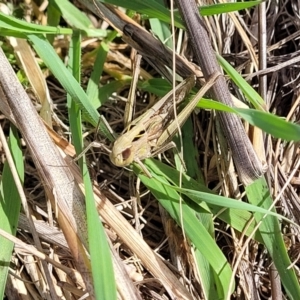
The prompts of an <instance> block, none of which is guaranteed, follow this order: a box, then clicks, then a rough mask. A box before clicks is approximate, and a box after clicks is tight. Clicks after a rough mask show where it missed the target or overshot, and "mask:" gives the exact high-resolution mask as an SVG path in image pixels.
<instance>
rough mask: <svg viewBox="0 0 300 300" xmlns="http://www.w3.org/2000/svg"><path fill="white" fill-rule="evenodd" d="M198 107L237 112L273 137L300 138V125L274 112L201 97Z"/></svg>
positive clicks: (284, 138)
mask: <svg viewBox="0 0 300 300" xmlns="http://www.w3.org/2000/svg"><path fill="white" fill-rule="evenodd" d="M197 106H198V107H201V108H204V109H215V110H220V111H226V112H231V113H236V114H237V115H239V116H240V117H241V118H243V119H244V120H246V121H247V122H249V123H250V124H251V125H253V126H256V127H259V128H261V129H262V130H263V131H264V132H266V133H269V134H271V135H272V136H273V137H276V138H280V139H283V140H286V141H299V140H300V125H298V124H295V123H291V122H287V121H285V120H284V119H283V118H280V117H278V116H276V115H274V114H271V113H268V112H264V111H259V110H254V109H250V108H248V109H245V108H236V107H234V108H233V107H229V106H226V105H225V104H222V103H220V102H217V101H213V100H208V99H201V101H200V102H199V104H198V105H197Z"/></svg>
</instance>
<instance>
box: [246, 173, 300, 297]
mask: <svg viewBox="0 0 300 300" xmlns="http://www.w3.org/2000/svg"><path fill="white" fill-rule="evenodd" d="M246 192H247V197H248V200H249V202H250V203H252V204H254V205H258V206H260V207H262V208H264V209H269V207H271V205H272V203H273V200H272V197H271V195H270V192H269V189H268V185H267V183H266V180H265V178H260V179H259V180H257V181H256V182H255V183H254V184H252V185H250V186H249V187H246ZM273 211H274V210H273ZM254 216H255V219H256V221H257V222H259V221H260V220H261V218H262V215H261V214H258V213H255V214H254ZM259 231H260V234H261V236H262V238H263V241H264V245H265V246H266V248H267V250H268V253H269V255H270V256H271V258H272V262H273V263H274V264H275V266H276V269H277V271H278V273H279V276H280V280H281V282H282V284H283V286H284V288H285V291H286V292H287V294H288V295H289V297H290V299H295V300H296V299H299V295H300V286H299V282H298V279H297V276H296V274H295V271H294V269H293V268H289V267H290V265H291V261H290V259H289V256H288V254H287V251H286V247H285V244H284V241H283V238H282V233H281V230H280V226H279V222H278V219H277V218H276V217H273V216H267V217H266V218H265V219H264V220H263V222H262V224H261V225H260V227H259Z"/></svg>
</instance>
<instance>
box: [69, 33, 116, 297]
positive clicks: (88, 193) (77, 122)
mask: <svg viewBox="0 0 300 300" xmlns="http://www.w3.org/2000/svg"><path fill="white" fill-rule="evenodd" d="M80 44H81V35H80V34H79V33H78V34H74V35H73V36H72V42H71V47H70V49H72V51H71V52H70V59H69V62H70V65H69V68H70V69H71V70H72V74H73V76H74V78H76V80H78V81H80V74H81V68H80V66H81V47H80ZM68 108H69V120H70V128H71V132H72V138H73V141H74V145H75V148H76V151H77V154H79V153H81V152H82V150H83V148H82V147H83V140H82V138H83V137H82V125H81V113H80V109H79V108H78V106H77V105H75V102H74V101H73V99H72V98H71V97H70V96H69V95H68ZM79 165H80V167H81V170H82V176H83V182H84V187H85V199H86V212H87V227H88V240H89V252H90V256H91V266H92V274H93V281H94V290H95V294H96V299H116V284H115V278H114V272H113V266H112V260H111V256H110V249H109V246H108V242H107V236H106V234H105V231H104V228H103V226H102V223H101V222H100V220H99V216H98V213H97V209H96V207H95V200H94V197H93V188H92V184H91V179H90V176H89V172H88V168H87V163H86V159H85V157H83V158H81V160H80V164H79Z"/></svg>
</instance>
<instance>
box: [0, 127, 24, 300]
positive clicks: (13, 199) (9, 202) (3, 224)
mask: <svg viewBox="0 0 300 300" xmlns="http://www.w3.org/2000/svg"><path fill="white" fill-rule="evenodd" d="M8 145H9V148H10V151H11V154H12V156H13V159H14V163H15V166H16V168H17V172H18V174H19V177H20V180H21V182H22V183H23V182H24V162H23V154H22V150H21V144H20V141H19V138H18V130H17V129H16V128H15V127H14V126H13V125H11V129H10V133H9V141H8ZM20 207H21V199H20V196H19V193H18V191H17V188H16V185H15V182H14V178H13V176H12V174H11V171H10V168H9V166H8V163H7V161H6V162H5V164H4V169H3V173H2V177H1V184H0V228H1V229H2V230H4V231H6V232H7V233H9V234H11V235H14V236H15V235H16V231H17V226H18V220H19V214H20ZM0 245H1V247H0V257H1V267H0V299H4V291H5V286H6V280H7V274H8V269H9V266H10V261H11V256H12V251H13V248H14V244H13V243H12V242H10V241H9V240H7V239H5V238H4V237H2V236H0Z"/></svg>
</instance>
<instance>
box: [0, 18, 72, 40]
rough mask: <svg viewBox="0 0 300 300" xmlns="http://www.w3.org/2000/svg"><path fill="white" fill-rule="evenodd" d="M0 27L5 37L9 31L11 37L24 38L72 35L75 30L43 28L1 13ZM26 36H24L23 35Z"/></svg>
mask: <svg viewBox="0 0 300 300" xmlns="http://www.w3.org/2000/svg"><path fill="white" fill-rule="evenodd" d="M0 27H1V31H0V32H1V35H4V34H5V33H6V32H5V31H4V30H7V31H9V32H10V33H11V34H10V36H15V35H14V33H15V34H16V35H17V36H16V37H18V36H19V35H22V36H23V37H24V36H25V35H27V34H55V35H57V34H72V32H73V30H72V29H70V28H61V27H52V26H43V25H37V24H31V23H28V22H26V21H22V20H19V19H17V18H15V17H12V16H8V15H5V14H3V13H0ZM23 34H24V35H23Z"/></svg>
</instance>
